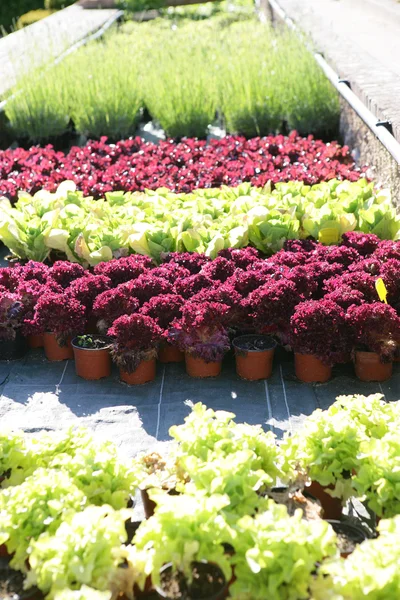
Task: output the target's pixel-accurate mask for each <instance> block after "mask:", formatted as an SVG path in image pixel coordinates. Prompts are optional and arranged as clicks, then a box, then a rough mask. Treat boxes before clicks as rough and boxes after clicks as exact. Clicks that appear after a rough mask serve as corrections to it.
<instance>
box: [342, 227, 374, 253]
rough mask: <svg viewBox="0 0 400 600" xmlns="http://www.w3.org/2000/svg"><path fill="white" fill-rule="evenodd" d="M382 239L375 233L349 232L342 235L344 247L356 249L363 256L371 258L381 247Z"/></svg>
mask: <svg viewBox="0 0 400 600" xmlns="http://www.w3.org/2000/svg"><path fill="white" fill-rule="evenodd" d="M379 243H380V239H379V238H378V236H377V235H374V234H373V233H362V232H361V231H349V232H348V233H344V234H343V235H342V245H343V246H347V247H348V248H354V249H355V250H357V252H358V253H359V254H360V255H361V256H370V254H372V253H373V252H375V250H376V249H377V247H378V246H379Z"/></svg>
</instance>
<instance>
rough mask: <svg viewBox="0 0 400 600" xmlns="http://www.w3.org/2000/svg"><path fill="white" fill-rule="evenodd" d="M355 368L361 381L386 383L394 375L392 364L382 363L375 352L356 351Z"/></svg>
mask: <svg viewBox="0 0 400 600" xmlns="http://www.w3.org/2000/svg"><path fill="white" fill-rule="evenodd" d="M354 368H355V372H356V375H357V377H358V379H361V381H386V380H387V379H390V377H391V376H392V373H393V364H392V363H382V362H381V361H380V360H379V356H378V354H376V353H375V352H362V351H360V350H356V352H355V362H354Z"/></svg>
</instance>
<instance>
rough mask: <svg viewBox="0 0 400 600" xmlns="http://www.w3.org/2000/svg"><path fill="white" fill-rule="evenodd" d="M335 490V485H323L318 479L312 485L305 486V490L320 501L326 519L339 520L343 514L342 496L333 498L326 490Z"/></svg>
mask: <svg viewBox="0 0 400 600" xmlns="http://www.w3.org/2000/svg"><path fill="white" fill-rule="evenodd" d="M328 489H329V490H333V489H334V487H333V485H329V486H327V487H323V486H322V485H320V484H319V483H318V482H317V481H312V482H311V485H309V486H307V487H306V488H305V490H304V491H305V492H307V493H309V494H311V495H312V496H314V497H315V498H317V500H319V501H320V503H321V506H322V510H323V511H324V512H323V517H324V519H331V520H334V521H338V520H339V519H340V517H341V516H342V511H343V507H342V501H341V500H340V498H332V496H331V495H330V494H328V493H327V491H326V490H328Z"/></svg>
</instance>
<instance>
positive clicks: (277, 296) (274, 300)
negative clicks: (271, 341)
mask: <svg viewBox="0 0 400 600" xmlns="http://www.w3.org/2000/svg"><path fill="white" fill-rule="evenodd" d="M301 299H302V298H301V296H300V295H299V293H298V291H297V289H296V286H295V285H294V283H293V282H292V281H288V280H286V279H281V280H279V281H274V280H271V281H269V282H268V283H265V284H264V285H263V286H262V287H260V288H258V289H257V290H255V291H254V292H252V293H251V294H250V295H249V296H248V298H247V299H246V300H244V301H243V306H244V307H245V308H247V309H248V312H249V316H250V317H251V318H252V320H253V325H254V328H255V330H256V331H257V332H259V333H276V334H278V335H280V336H281V337H282V339H284V338H285V335H286V334H287V330H288V327H289V322H290V318H291V316H292V314H293V311H294V309H295V307H296V305H297V304H298V303H299V302H300V301H301Z"/></svg>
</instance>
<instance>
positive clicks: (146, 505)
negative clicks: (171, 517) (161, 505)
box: [140, 488, 179, 519]
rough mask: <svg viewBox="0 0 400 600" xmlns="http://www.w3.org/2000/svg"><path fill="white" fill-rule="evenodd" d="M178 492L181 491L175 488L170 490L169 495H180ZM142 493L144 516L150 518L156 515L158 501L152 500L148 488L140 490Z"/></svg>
mask: <svg viewBox="0 0 400 600" xmlns="http://www.w3.org/2000/svg"><path fill="white" fill-rule="evenodd" d="M165 491H167V490H165ZM178 494H179V492H177V491H176V489H175V488H172V489H171V490H168V495H169V496H178ZM140 495H141V497H142V502H143V509H144V516H145V517H146V519H150V517H152V516H153V515H154V509H155V507H156V503H155V502H154V500H150V497H149V494H148V490H140Z"/></svg>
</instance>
